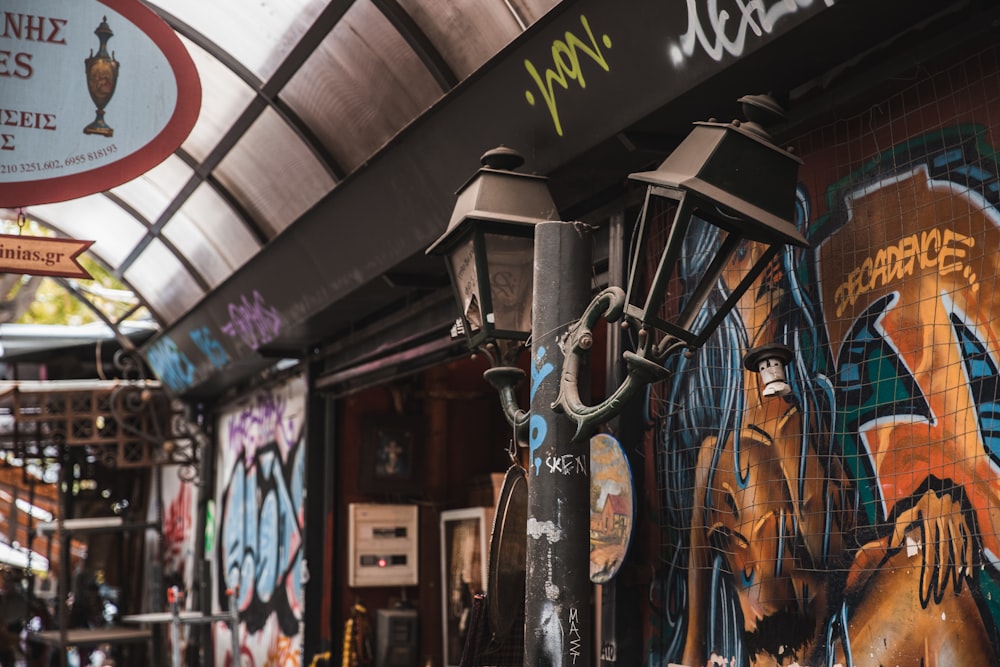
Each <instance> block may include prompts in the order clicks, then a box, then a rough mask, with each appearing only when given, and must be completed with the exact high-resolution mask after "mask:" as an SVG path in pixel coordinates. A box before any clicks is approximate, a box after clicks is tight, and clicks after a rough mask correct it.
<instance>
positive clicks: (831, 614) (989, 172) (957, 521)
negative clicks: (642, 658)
mask: <svg viewBox="0 0 1000 667" xmlns="http://www.w3.org/2000/svg"><path fill="white" fill-rule="evenodd" d="M998 62H1000V59H998V53H997V49H995V48H990V49H988V50H986V51H981V52H977V53H975V54H973V55H971V56H969V57H967V58H966V57H963V58H961V59H953V60H952V61H951V62H950V63H949V64H948V65H947V66H945V67H942V68H940V69H939V70H937V71H932V72H926V71H924V72H922V73H920V76H917V77H914V78H913V79H911V80H909V83H905V82H902V83H900V82H898V81H897V82H888V83H887V86H890V85H892V86H897V89H896V90H894V91H892V92H891V94H890V93H889V92H886V93H885V94H884V96H883V97H882V99H878V100H876V101H874V102H873V103H870V104H865V105H859V106H858V108H854V109H852V110H851V111H850V112H849V114H847V115H843V117H841V118H839V119H837V120H833V121H830V122H829V123H828V124H825V125H823V126H822V127H819V128H817V129H815V130H813V131H811V132H809V133H808V134H805V135H803V136H800V137H797V138H795V139H794V140H793V141H792V142H791V143H792V144H793V145H794V146H795V147H796V148H797V149H798V150H799V153H800V154H801V155H802V156H803V158H804V160H805V166H804V167H803V168H802V170H801V171H800V178H801V184H800V187H799V190H798V220H797V223H798V225H799V226H800V228H801V230H802V231H803V233H804V234H805V235H806V236H807V238H808V239H809V240H810V242H811V244H812V247H811V248H810V249H808V250H798V249H788V250H786V251H785V252H784V254H783V256H781V257H779V259H778V260H776V261H775V263H774V264H773V265H772V267H771V269H770V270H769V271H767V272H766V273H765V275H764V277H763V279H762V280H761V282H760V283H759V284H758V288H757V289H756V290H751V291H750V292H749V293H748V294H747V295H746V296H745V297H744V298H743V300H742V301H741V302H740V304H739V306H738V308H737V309H736V311H735V312H734V314H733V315H732V316H730V317H729V318H728V319H727V321H726V322H725V323H724V325H723V326H722V327H721V328H720V330H719V331H718V332H717V333H716V334H715V336H714V338H713V340H712V341H711V342H710V343H709V344H708V345H706V346H705V347H704V348H703V349H702V350H700V351H699V352H698V353H697V354H696V355H694V356H693V357H692V358H690V359H687V358H682V359H679V360H677V361H676V362H675V365H676V370H677V372H678V376H677V377H676V379H675V381H674V382H673V383H672V384H671V385H670V386H666V387H661V388H660V390H659V395H658V396H659V398H658V400H659V401H660V403H661V405H662V406H667V405H679V406H682V407H683V409H678V410H667V409H661V417H659V419H658V421H657V432H658V441H657V449H656V452H657V485H658V487H659V489H658V492H659V498H660V500H661V503H660V504H661V510H662V514H661V516H660V522H661V525H662V527H663V528H664V530H663V532H664V534H666V535H667V537H666V538H665V539H664V545H663V548H662V553H661V559H660V560H661V562H660V568H659V571H658V575H657V578H656V581H655V582H654V583H655V587H654V588H655V591H654V596H655V599H656V600H657V601H658V602H659V605H658V610H659V613H658V614H657V615H656V621H655V624H656V628H655V631H654V632H653V639H652V644H651V646H650V655H651V664H656V665H665V664H668V663H672V662H674V663H681V664H685V665H706V664H725V665H741V666H742V665H792V664H800V665H814V666H815V665H845V666H847V665H995V664H1000V642H998V638H1000V632H998V629H1000V625H998V624H1000V606H998V605H1000V559H998V555H1000V539H998V529H1000V468H998V465H1000V391H998V390H1000V284H998V278H1000V160H998V156H997V153H996V149H997V147H1000V114H996V113H991V108H992V109H996V108H1000V106H998V104H1000V73H998V65H997V63H998ZM700 242H701V243H711V242H712V240H711V239H701V240H700ZM699 256H700V255H698V254H696V253H695V252H694V250H693V248H691V249H689V253H688V257H687V260H688V262H689V266H688V270H689V271H692V272H697V271H698V267H697V266H696V263H697V261H698V257H699ZM730 270H731V271H738V270H739V267H737V266H733V267H731V269H730ZM717 288H718V291H719V295H718V296H720V297H721V295H723V294H724V293H725V291H726V289H727V284H726V279H725V276H724V277H723V280H722V281H720V284H719V285H718V286H717ZM769 342H780V343H783V344H785V345H787V346H788V347H790V348H791V349H792V350H793V352H794V358H793V360H792V362H791V365H790V368H789V378H790V379H789V382H790V384H791V386H792V393H791V395H789V396H787V397H769V398H765V397H763V396H762V395H761V388H760V386H759V384H758V378H757V375H756V373H752V372H749V371H747V370H745V369H744V368H743V365H742V358H743V356H744V355H745V354H746V352H747V351H748V350H749V349H751V348H752V347H754V346H756V345H760V344H764V343H769Z"/></svg>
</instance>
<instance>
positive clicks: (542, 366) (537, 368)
mask: <svg viewBox="0 0 1000 667" xmlns="http://www.w3.org/2000/svg"><path fill="white" fill-rule="evenodd" d="M545 356H546V351H545V348H544V347H539V348H538V352H537V353H536V354H535V363H534V365H533V366H532V369H531V391H530V396H529V400H531V402H534V400H535V392H537V391H538V387H539V386H540V385H541V384H542V380H544V379H545V378H547V377H548V376H549V375H550V374H551V373H552V371H554V370H555V366H553V365H552V363H551V362H547V361H545ZM528 427H529V430H528V445H529V448H530V450H531V460H532V461H533V462H534V464H535V474H536V475H537V474H538V472H539V471H540V470H541V466H542V460H541V459H540V458H538V457H536V456H535V452H536V451H537V450H538V448H539V447H541V446H542V443H543V442H545V436H546V434H548V432H549V425H548V423H547V422H546V421H545V418H544V417H542V416H541V415H531V419H530V421H529V422H528Z"/></svg>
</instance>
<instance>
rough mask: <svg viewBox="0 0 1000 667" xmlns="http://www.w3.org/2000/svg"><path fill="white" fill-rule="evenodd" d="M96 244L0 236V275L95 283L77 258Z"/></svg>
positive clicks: (37, 237) (59, 239) (34, 237)
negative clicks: (19, 275)
mask: <svg viewBox="0 0 1000 667" xmlns="http://www.w3.org/2000/svg"><path fill="white" fill-rule="evenodd" d="M93 244H94V242H93V241H79V240H77V239H63V238H51V237H48V236H21V235H17V234H0V273H22V274H28V275H32V276H59V277H63V278H84V279H92V278H93V276H92V275H90V273H88V272H87V269H85V268H83V267H82V266H80V262H79V261H78V259H77V258H78V257H79V256H80V253H82V252H83V251H84V250H86V249H87V248H89V247H90V246H92V245H93Z"/></svg>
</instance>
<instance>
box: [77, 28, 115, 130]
mask: <svg viewBox="0 0 1000 667" xmlns="http://www.w3.org/2000/svg"><path fill="white" fill-rule="evenodd" d="M94 34H95V35H97V39H99V40H100V41H101V45H100V48H99V49H98V50H97V54H96V55H95V54H94V52H93V51H91V52H90V57H89V58H87V59H86V60H84V65H85V69H86V71H87V90H88V91H89V92H90V99H92V100H94V104H96V105H97V116H96V118H94V121H93V122H92V123H90V125H88V126H87V127H85V128H83V133H84V134H100V135H102V136H105V137H111V136H114V134H115V131H114V129H113V128H111V127H109V126H108V124H107V123H105V122H104V107H106V106H107V105H108V102H110V101H111V96H112V95H114V94H115V86H116V85H117V84H118V66H119V64H118V61H117V60H115V57H114V53H112V54H111V55H108V40H109V39H111V37H113V36H114V33H113V32H111V27H110V26H108V17H107V16H105V17H104V18H103V19H102V20H101V24H100V25H98V26H97V29H96V30H94Z"/></svg>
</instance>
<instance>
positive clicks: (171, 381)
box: [146, 336, 196, 392]
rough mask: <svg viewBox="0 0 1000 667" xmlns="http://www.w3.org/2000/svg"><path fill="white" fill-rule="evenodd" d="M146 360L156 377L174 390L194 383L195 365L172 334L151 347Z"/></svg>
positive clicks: (182, 388) (182, 389)
mask: <svg viewBox="0 0 1000 667" xmlns="http://www.w3.org/2000/svg"><path fill="white" fill-rule="evenodd" d="M146 361H147V362H148V363H149V367H150V368H151V369H152V371H153V372H154V373H155V374H156V377H158V378H160V380H161V381H162V382H163V383H164V384H165V385H167V386H168V387H170V388H171V389H172V390H174V391H177V392H180V391H184V390H185V389H187V388H188V387H190V386H191V385H192V384H193V383H194V374H195V370H196V369H195V365H194V364H192V363H191V360H190V359H188V358H187V355H186V354H184V352H182V351H181V350H180V348H178V347H177V343H175V342H174V341H173V340H172V339H171V338H170V336H164V337H163V338H161V339H160V340H158V341H156V343H154V344H153V345H152V346H151V347H150V348H149V351H148V352H147V353H146Z"/></svg>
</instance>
